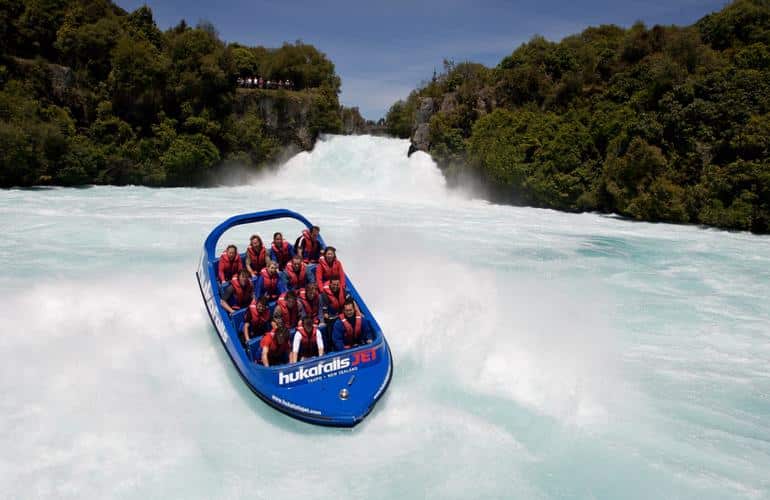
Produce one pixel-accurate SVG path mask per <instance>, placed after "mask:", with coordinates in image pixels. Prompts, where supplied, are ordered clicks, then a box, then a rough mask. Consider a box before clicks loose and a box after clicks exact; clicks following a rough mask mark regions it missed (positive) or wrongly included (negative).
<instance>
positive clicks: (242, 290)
mask: <svg viewBox="0 0 770 500" xmlns="http://www.w3.org/2000/svg"><path fill="white" fill-rule="evenodd" d="M253 298H254V286H253V285H252V284H251V276H249V272H248V271H247V270H245V269H241V270H240V271H238V276H233V279H231V280H230V286H229V287H227V288H225V290H224V291H223V292H222V298H221V299H219V302H220V304H222V307H224V308H225V310H226V311H227V312H228V313H230V314H232V313H234V312H235V311H236V310H238V309H241V308H242V307H248V305H249V304H251V301H252V299H253Z"/></svg>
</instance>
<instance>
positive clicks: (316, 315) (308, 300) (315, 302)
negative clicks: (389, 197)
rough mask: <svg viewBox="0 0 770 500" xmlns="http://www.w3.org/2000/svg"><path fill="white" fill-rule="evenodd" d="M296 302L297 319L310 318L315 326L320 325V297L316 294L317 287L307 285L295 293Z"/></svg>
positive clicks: (312, 284) (321, 318)
mask: <svg viewBox="0 0 770 500" xmlns="http://www.w3.org/2000/svg"><path fill="white" fill-rule="evenodd" d="M297 302H299V317H300V318H302V319H304V318H310V319H312V320H313V323H315V324H316V325H318V324H320V323H321V320H323V316H322V315H321V295H320V294H319V293H318V285H316V284H315V283H308V285H307V286H306V287H305V288H304V289H302V290H300V291H299V292H297Z"/></svg>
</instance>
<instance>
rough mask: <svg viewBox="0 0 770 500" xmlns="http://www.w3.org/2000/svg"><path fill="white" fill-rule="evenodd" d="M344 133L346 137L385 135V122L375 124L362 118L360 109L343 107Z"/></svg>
mask: <svg viewBox="0 0 770 500" xmlns="http://www.w3.org/2000/svg"><path fill="white" fill-rule="evenodd" d="M341 113H342V133H343V134H345V135H365V134H366V135H385V133H386V130H385V120H380V121H379V122H375V121H372V120H367V119H365V118H364V117H363V116H361V112H360V111H359V110H358V107H352V108H347V107H345V106H343V107H342V110H341Z"/></svg>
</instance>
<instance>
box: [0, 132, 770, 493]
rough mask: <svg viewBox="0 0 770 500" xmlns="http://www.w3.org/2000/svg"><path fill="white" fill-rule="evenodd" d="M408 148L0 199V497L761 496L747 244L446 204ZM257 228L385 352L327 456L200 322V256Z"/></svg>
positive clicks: (766, 388)
mask: <svg viewBox="0 0 770 500" xmlns="http://www.w3.org/2000/svg"><path fill="white" fill-rule="evenodd" d="M407 148H408V141H401V140H394V139H384V138H373V137H329V138H326V139H324V140H323V141H321V142H319V143H318V144H317V146H316V148H315V150H314V151H312V152H310V153H301V154H299V155H297V156H295V157H293V158H292V159H290V160H289V161H288V162H287V163H286V164H285V165H283V166H282V167H281V168H280V169H279V170H278V171H277V172H276V173H274V174H270V175H269V176H267V177H261V178H256V179H254V180H253V181H252V183H250V184H248V185H243V186H237V187H223V188H215V189H205V190H203V189H147V188H138V187H126V188H113V187H97V188H91V189H85V190H74V189H52V190H45V191H20V190H11V191H0V229H2V233H3V235H4V238H3V239H2V240H0V262H2V264H3V267H4V269H6V273H4V274H3V275H2V276H0V286H1V287H2V289H3V290H4V291H5V292H6V293H5V294H4V295H5V299H4V300H3V301H2V303H0V317H2V320H0V321H1V323H0V324H1V325H2V328H1V330H2V332H3V334H2V335H1V336H0V356H2V359H3V363H0V393H2V394H3V397H2V398H0V428H1V429H3V432H2V433H1V434H0V450H2V451H0V497H3V498H35V497H46V498H50V497H68V498H84V497H88V498H90V497H103V496H111V497H118V498H147V497H151V498H157V497H182V498H233V497H248V498H253V497H257V498H276V497H279V496H287V495H291V496H299V497H311V498H326V497H329V496H330V495H331V493H332V492H333V494H334V496H336V497H339V498H354V497H356V498H357V497H369V498H393V497H396V496H401V497H404V498H423V497H431V498H481V497H494V498H501V497H517V498H586V497H593V498H651V497H662V498H738V497H744V498H766V497H769V496H770V480H768V478H767V470H770V444H769V443H770V423H769V422H770V420H769V419H768V416H770V368H768V364H767V360H768V359H770V329H768V325H770V305H768V300H767V299H768V297H770V239H768V238H767V237H758V236H753V235H749V234H744V233H726V232H721V231H714V230H703V229H699V228H695V227H687V226H671V225H664V224H640V223H631V222H627V221H623V220H619V219H617V218H612V217H604V216H599V215H595V214H581V215H575V214H564V213H559V212H554V211H550V210H539V209H531V208H518V207H506V206H499V205H492V204H489V203H487V202H484V201H481V200H472V199H468V198H466V197H463V196H462V195H459V194H455V193H453V192H451V191H448V190H447V188H446V187H445V182H444V179H443V177H442V175H441V173H440V171H439V170H438V169H437V168H436V166H435V164H434V163H433V162H432V160H431V159H430V158H429V157H428V156H427V155H425V154H423V153H417V154H415V155H412V157H411V158H407V157H406V151H407ZM276 207H285V208H290V209H294V210H297V211H299V212H301V213H303V214H304V215H305V216H307V217H308V218H309V219H310V220H312V221H313V222H314V223H316V224H318V225H320V226H321V229H322V233H323V235H324V238H325V239H326V241H327V243H329V244H333V245H335V246H336V247H337V248H338V255H339V256H340V258H341V260H342V261H343V262H344V264H345V267H346V270H347V271H348V273H349V275H350V276H351V278H352V279H353V280H354V281H355V283H356V286H357V288H358V289H359V291H360V292H361V294H362V296H363V297H364V298H365V300H366V301H367V304H368V305H369V308H370V309H371V310H372V312H373V313H374V314H375V315H376V316H377V319H378V321H379V322H380V324H381V325H382V327H383V329H384V331H385V334H386V336H387V338H388V341H389V343H390V345H391V349H392V350H393V355H394V363H395V366H394V377H393V382H392V384H391V386H390V388H389V390H388V393H387V394H386V396H385V397H384V399H383V400H382V401H381V402H380V403H379V404H378V406H377V408H376V409H375V411H374V412H373V413H372V414H371V415H370V416H369V417H368V418H367V419H366V420H365V422H364V423H363V424H362V425H360V426H359V427H357V428H356V429H354V430H353V431H345V430H334V429H322V428H317V427H312V426H309V425H307V424H302V423H299V422H296V421H293V420H291V419H289V418H288V417H285V416H283V415H282V414H279V413H277V412H276V411H274V410H272V409H270V408H268V407H266V406H265V405H264V404H262V403H261V402H260V401H258V400H257V399H256V398H255V397H254V396H253V395H252V394H251V393H250V392H249V390H248V389H246V388H245V386H244V385H243V383H242V381H241V380H240V379H239V377H238V375H237V372H236V370H235V369H234V368H233V367H232V366H231V364H230V361H229V359H228V358H227V355H226V354H225V353H224V352H223V350H222V348H221V345H220V344H219V342H218V340H217V338H216V335H215V333H214V332H213V329H212V328H211V326H210V324H209V321H208V318H207V316H206V314H205V312H204V309H203V306H202V303H201V300H200V294H199V292H198V290H197V285H196V283H195V280H194V276H193V273H194V270H195V266H196V263H197V258H198V256H199V252H200V248H201V245H202V242H203V239H204V238H205V236H206V235H207V234H208V232H209V231H210V230H211V228H212V227H213V226H214V225H216V224H217V223H219V222H220V221H221V220H223V219H225V218H226V217H228V216H230V215H232V214H234V213H241V212H248V211H254V210H261V209H267V208H276ZM263 226H264V227H263ZM298 229H299V227H298V226H296V225H295V224H293V223H275V222H272V223H270V224H264V225H260V226H256V227H249V228H239V229H235V230H232V231H231V232H229V233H228V234H227V235H226V236H225V238H223V240H221V241H220V243H221V245H222V246H224V245H225V244H227V243H229V242H231V241H232V242H235V243H236V244H238V245H239V246H245V244H246V242H247V238H248V236H249V235H250V234H251V233H252V232H254V231H257V232H259V233H260V234H261V235H262V236H263V238H269V236H270V235H272V232H273V231H275V230H282V231H284V233H286V234H287V236H288V237H289V239H290V240H292V241H293V239H294V237H295V234H296V233H297V232H298Z"/></svg>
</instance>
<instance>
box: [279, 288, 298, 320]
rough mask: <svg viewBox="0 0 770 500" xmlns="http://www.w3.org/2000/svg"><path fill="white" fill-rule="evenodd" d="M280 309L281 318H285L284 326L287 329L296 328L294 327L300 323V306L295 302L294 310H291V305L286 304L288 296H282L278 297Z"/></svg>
mask: <svg viewBox="0 0 770 500" xmlns="http://www.w3.org/2000/svg"><path fill="white" fill-rule="evenodd" d="M278 307H279V308H280V309H281V316H283V326H285V327H286V328H294V325H296V324H297V323H299V305H298V304H297V302H296V301H295V302H294V309H289V303H288V302H286V294H285V293H283V294H281V296H280V297H278Z"/></svg>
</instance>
